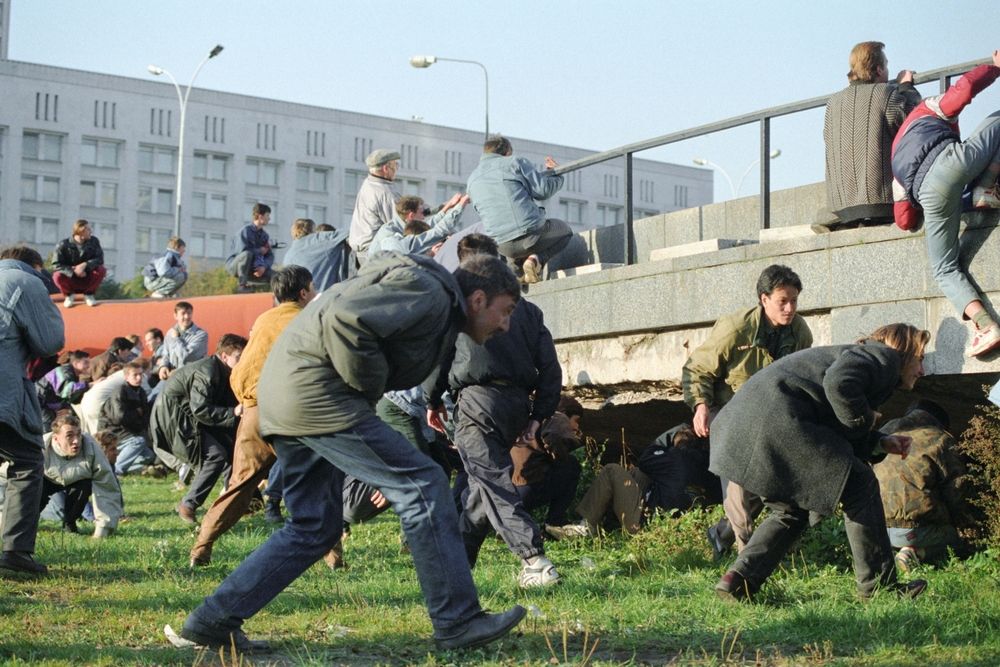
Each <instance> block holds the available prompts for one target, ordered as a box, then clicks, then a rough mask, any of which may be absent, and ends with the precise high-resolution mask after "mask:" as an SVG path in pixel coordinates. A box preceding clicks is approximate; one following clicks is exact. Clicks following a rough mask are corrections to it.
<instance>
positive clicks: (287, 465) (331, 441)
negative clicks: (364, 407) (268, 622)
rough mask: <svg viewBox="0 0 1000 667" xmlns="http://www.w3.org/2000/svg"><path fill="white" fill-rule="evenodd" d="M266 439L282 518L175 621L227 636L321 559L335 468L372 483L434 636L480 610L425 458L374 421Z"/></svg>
mask: <svg viewBox="0 0 1000 667" xmlns="http://www.w3.org/2000/svg"><path fill="white" fill-rule="evenodd" d="M273 440H274V443H273V444H274V449H275V452H277V454H278V464H279V465H280V466H281V469H282V473H281V475H282V481H283V483H284V489H283V495H284V501H285V507H286V509H287V510H288V512H289V514H290V515H291V519H289V520H288V521H286V522H285V525H284V527H282V528H281V529H280V530H278V531H275V532H274V533H272V534H271V537H269V538H268V540H267V541H266V542H264V544H262V545H261V546H260V547H259V548H258V549H257V550H256V551H254V552H253V553H252V554H250V556H249V557H248V558H247V559H246V560H245V561H243V563H242V564H241V565H240V566H239V567H238V568H236V569H235V570H234V571H233V572H232V574H230V575H229V576H228V577H227V578H226V580H225V581H223V582H222V584H220V585H219V587H218V588H217V589H216V590H215V592H214V593H212V595H210V596H209V597H207V598H205V601H204V603H202V605H201V606H200V607H198V608H197V609H195V610H194V611H193V612H192V613H191V615H190V616H189V617H188V619H187V620H186V621H185V623H184V625H185V627H189V628H192V629H197V628H203V629H205V630H207V631H210V632H216V633H226V632H232V631H233V630H235V629H237V628H239V627H240V625H242V623H243V620H244V619H247V618H250V617H251V616H253V615H254V614H256V613H257V612H258V611H259V610H260V609H261V608H263V607H264V605H266V604H267V603H268V602H270V601H271V600H273V599H274V598H275V597H276V596H277V595H278V594H279V593H280V592H281V591H283V590H284V589H285V588H286V587H287V586H288V585H289V584H291V583H292V582H293V581H295V579H297V578H298V577H299V575H300V574H302V573H303V572H305V571H306V570H307V569H308V568H309V567H310V566H311V565H312V564H313V563H315V562H316V561H318V560H319V559H320V558H322V557H323V555H324V554H325V553H326V552H327V551H329V550H330V548H331V547H333V545H334V544H335V543H336V542H337V540H339V539H340V533H341V528H342V512H341V501H342V488H343V480H344V473H345V472H346V473H349V474H351V475H353V476H355V477H357V478H358V479H360V480H363V481H364V482H366V483H368V484H370V485H371V486H373V487H375V488H377V489H380V490H381V491H382V495H384V496H385V497H386V499H388V501H389V502H390V503H392V505H393V509H395V511H396V514H398V515H399V518H400V521H401V522H402V524H403V532H404V533H405V534H406V538H407V540H408V542H409V545H410V552H411V553H412V554H413V562H414V566H415V568H416V571H417V578H418V579H419V580H420V588H421V590H422V591H423V594H424V600H425V601H426V603H427V611H428V613H429V614H430V618H431V623H432V625H433V626H434V629H435V632H446V631H448V630H450V629H452V628H454V627H455V626H458V625H460V624H462V623H463V622H465V621H467V620H469V619H471V618H472V617H473V616H474V615H476V614H477V613H479V612H480V611H481V607H480V606H479V596H478V593H477V592H476V585H475V583H474V582H473V581H472V572H471V571H470V569H469V562H468V560H467V559H466V556H465V550H464V548H463V547H462V536H461V534H460V533H459V531H458V516H457V514H456V513H455V505H454V503H453V502H452V500H451V495H450V489H449V487H448V480H447V479H446V478H445V476H444V472H442V471H441V468H440V466H438V465H437V464H436V463H434V462H433V461H432V460H431V459H430V458H429V457H428V456H426V455H425V454H421V453H420V452H419V451H418V450H417V449H416V448H414V447H413V445H411V444H410V443H409V442H408V441H407V440H406V438H404V437H403V436H401V435H400V434H399V433H397V432H396V431H394V430H392V429H391V428H389V427H388V426H386V425H385V423H384V422H382V420H380V419H379V418H377V417H372V418H370V419H368V420H366V421H365V422H363V423H361V424H359V425H358V426H355V427H354V428H352V429H349V430H347V431H343V432H341V433H329V434H326V435H320V436H301V437H283V436H275V437H274V439H273Z"/></svg>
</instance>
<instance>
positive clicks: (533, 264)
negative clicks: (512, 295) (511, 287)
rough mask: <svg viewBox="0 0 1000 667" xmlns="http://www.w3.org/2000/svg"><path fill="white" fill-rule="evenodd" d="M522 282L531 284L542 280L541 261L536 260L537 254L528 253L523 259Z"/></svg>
mask: <svg viewBox="0 0 1000 667" xmlns="http://www.w3.org/2000/svg"><path fill="white" fill-rule="evenodd" d="M523 268H524V283H525V284H526V285H532V284H534V283H538V282H541V281H542V263H541V262H540V261H538V255H529V256H528V258H527V259H526V260H524V267H523Z"/></svg>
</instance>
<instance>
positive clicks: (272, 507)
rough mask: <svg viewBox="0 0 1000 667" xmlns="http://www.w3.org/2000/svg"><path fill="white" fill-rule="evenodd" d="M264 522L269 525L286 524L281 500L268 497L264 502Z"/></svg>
mask: <svg viewBox="0 0 1000 667" xmlns="http://www.w3.org/2000/svg"><path fill="white" fill-rule="evenodd" d="M264 520H265V521H267V522H268V523H285V517H283V516H282V515H281V498H274V499H272V498H271V496H268V497H267V500H266V501H265V502H264Z"/></svg>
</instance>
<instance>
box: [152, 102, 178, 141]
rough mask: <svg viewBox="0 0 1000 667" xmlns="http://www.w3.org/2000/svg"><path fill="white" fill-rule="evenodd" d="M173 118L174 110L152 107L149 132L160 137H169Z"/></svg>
mask: <svg viewBox="0 0 1000 667" xmlns="http://www.w3.org/2000/svg"><path fill="white" fill-rule="evenodd" d="M172 119H173V112H172V111H171V110H170V109H150V110H149V133H150V134H155V135H157V136H159V137H169V136H170V125H171V121H172Z"/></svg>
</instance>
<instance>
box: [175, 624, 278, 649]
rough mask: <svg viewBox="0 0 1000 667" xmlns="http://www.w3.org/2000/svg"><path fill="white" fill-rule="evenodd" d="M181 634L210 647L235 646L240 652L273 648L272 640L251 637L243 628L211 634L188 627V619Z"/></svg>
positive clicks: (227, 647)
mask: <svg viewBox="0 0 1000 667" xmlns="http://www.w3.org/2000/svg"><path fill="white" fill-rule="evenodd" d="M180 636H181V637H183V638H184V639H186V640H188V641H189V642H194V643H195V644H197V645H198V646H204V647H205V648H210V649H219V648H222V649H229V648H233V647H235V648H236V650H237V651H238V652H239V653H253V652H254V651H259V652H265V651H270V650H271V644H270V642H267V641H264V640H253V639H250V638H249V637H247V636H246V634H244V632H243V631H242V630H238V629H237V630H233V631H232V632H228V633H225V634H221V635H216V634H209V633H206V632H204V631H203V630H192V629H191V628H189V627H188V625H187V621H185V622H184V627H183V628H181V631H180Z"/></svg>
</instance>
